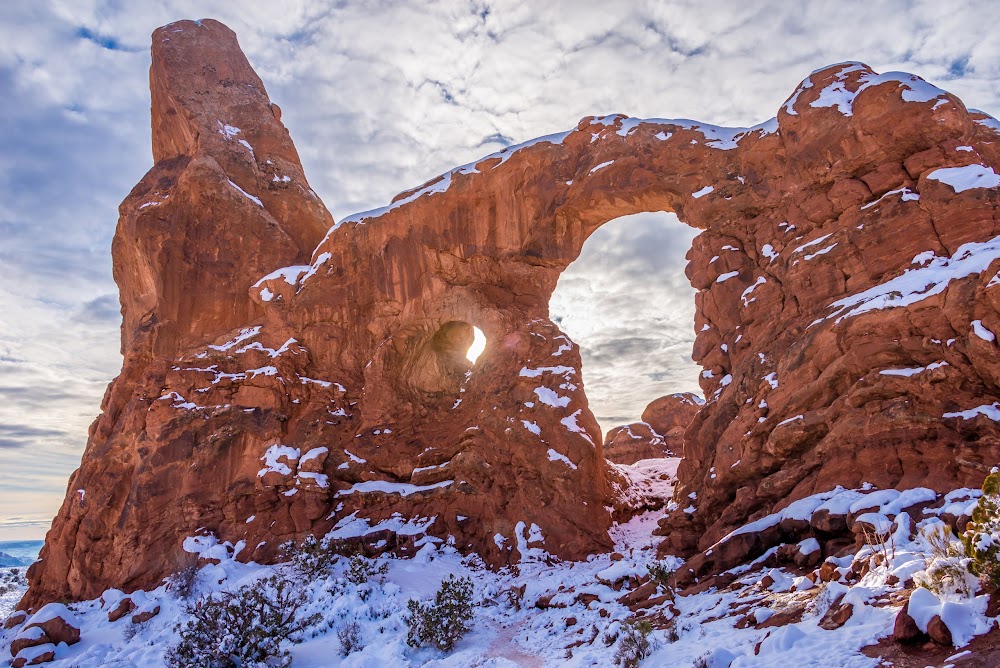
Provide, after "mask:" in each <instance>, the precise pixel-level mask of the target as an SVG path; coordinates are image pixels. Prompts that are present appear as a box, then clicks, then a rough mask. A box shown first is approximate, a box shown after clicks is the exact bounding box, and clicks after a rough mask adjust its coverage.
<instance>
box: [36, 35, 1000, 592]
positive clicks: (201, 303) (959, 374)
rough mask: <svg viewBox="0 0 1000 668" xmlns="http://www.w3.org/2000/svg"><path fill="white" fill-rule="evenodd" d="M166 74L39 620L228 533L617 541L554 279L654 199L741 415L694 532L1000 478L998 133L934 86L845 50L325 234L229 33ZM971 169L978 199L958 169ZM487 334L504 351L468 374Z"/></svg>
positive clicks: (702, 415) (698, 425)
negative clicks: (741, 103) (678, 244)
mask: <svg viewBox="0 0 1000 668" xmlns="http://www.w3.org/2000/svg"><path fill="white" fill-rule="evenodd" d="M204 63H211V64H213V65H214V67H211V68H208V67H203V65H204ZM151 81H152V84H153V105H154V106H153V119H154V122H153V144H154V149H155V151H154V154H155V156H156V160H157V162H156V165H154V167H153V168H152V170H151V171H150V172H149V174H147V175H146V177H144V178H143V180H142V181H141V182H140V184H139V185H138V186H136V188H135V189H134V190H133V191H132V193H131V194H130V195H129V197H128V198H127V199H126V200H125V202H124V203H123V204H122V207H121V219H120V222H119V228H118V233H117V235H116V241H115V270H116V271H115V275H116V279H117V280H118V282H119V286H120V288H121V292H122V305H123V313H124V318H125V324H124V326H123V348H124V352H125V364H124V368H123V372H122V375H121V376H119V378H118V379H116V380H115V381H114V382H113V383H112V385H111V387H110V388H109V392H108V394H107V396H106V398H105V402H104V404H103V406H102V408H103V411H104V412H103V414H102V415H101V416H100V417H99V418H98V420H97V421H96V422H95V425H94V427H93V428H92V432H91V438H90V441H89V443H88V447H87V451H86V453H85V454H84V458H83V462H82V465H81V468H80V469H79V470H78V471H77V472H76V473H75V474H74V475H73V477H72V479H71V481H70V486H69V493H68V494H67V497H66V501H65V502H64V505H63V507H62V509H61V511H60V513H59V516H58V517H57V518H56V520H55V522H54V524H53V528H52V530H51V531H50V533H49V535H48V537H47V540H46V546H45V548H44V550H43V553H42V557H43V560H42V561H41V562H39V563H37V564H36V565H35V566H34V567H33V568H32V570H31V572H30V579H31V589H30V591H29V593H28V595H27V596H26V598H25V600H24V601H22V604H21V605H22V607H27V606H32V605H36V604H37V603H39V602H41V601H44V600H50V599H56V598H60V599H61V598H83V597H92V596H95V595H97V594H99V593H100V592H101V591H103V589H105V588H106V587H108V586H116V587H119V588H126V589H128V588H135V587H145V586H149V585H151V584H154V583H155V582H157V581H159V580H160V579H161V578H162V577H163V576H165V575H167V574H169V573H170V572H171V571H172V570H174V569H176V568H177V567H178V566H180V565H182V564H183V563H185V562H186V560H188V559H191V558H193V557H192V555H191V554H190V553H188V552H187V551H186V550H185V548H187V549H188V550H190V549H192V545H193V543H192V542H191V541H188V542H185V538H187V537H190V536H191V535H193V534H195V533H196V532H197V531H199V530H202V531H210V532H211V533H212V534H213V535H214V536H215V538H213V539H206V541H207V542H211V541H212V540H218V541H219V542H220V543H222V544H228V545H229V547H228V548H227V549H229V550H230V551H231V552H234V553H236V554H237V556H238V557H239V558H241V559H249V558H253V559H258V560H272V559H275V558H276V557H277V548H278V546H279V545H280V544H281V543H282V542H283V541H285V540H289V539H301V538H302V537H304V536H305V535H307V534H309V533H314V534H326V533H327V532H329V531H331V530H332V531H333V533H334V535H337V536H339V537H343V538H346V539H361V538H368V539H370V540H372V541H385V543H382V544H383V545H386V546H388V547H393V548H395V549H398V550H400V551H403V552H405V551H407V550H411V549H413V548H414V541H413V537H414V536H416V535H422V534H426V535H427V536H429V537H430V538H429V539H430V540H453V541H454V542H455V544H456V545H457V546H458V547H459V548H460V549H462V550H474V551H477V552H479V553H480V554H482V555H483V557H484V558H485V559H486V560H487V561H489V562H490V563H492V564H502V563H507V562H509V561H516V560H517V559H518V558H520V556H521V552H522V551H524V549H525V546H528V545H529V544H528V541H529V540H530V537H529V536H527V535H525V533H524V530H523V529H524V527H525V526H527V525H530V524H532V523H534V524H537V525H538V526H539V527H540V528H541V529H542V534H543V535H544V542H543V543H542V545H540V546H541V547H544V548H545V549H546V550H548V551H549V552H551V553H552V554H554V555H556V556H558V557H562V558H571V559H573V558H580V557H583V556H585V555H587V554H590V553H593V552H595V551H599V550H605V549H608V548H609V547H610V541H609V539H608V535H607V528H608V526H609V524H610V521H611V514H610V512H609V510H608V508H609V507H611V506H612V505H613V504H614V502H615V498H616V493H617V492H616V490H617V488H618V487H620V486H621V485H622V484H623V481H621V480H617V479H615V478H614V476H612V475H611V474H610V473H609V470H608V467H607V466H606V465H605V462H604V460H603V458H602V456H601V444H600V442H599V438H598V435H599V431H598V430H597V425H596V422H595V420H594V418H593V416H592V415H591V413H590V411H589V409H588V406H587V399H586V395H585V394H584V389H583V385H582V381H581V379H580V377H579V373H578V370H579V368H580V359H579V353H578V351H577V350H576V348H575V346H574V345H573V344H572V342H570V341H569V340H568V339H567V338H566V337H565V336H564V335H563V334H562V333H561V332H560V331H559V329H558V327H556V325H555V324H553V323H552V322H551V321H549V320H548V317H547V315H548V299H549V296H550V295H551V292H552V290H553V289H554V287H555V284H556V280H557V278H558V276H559V273H560V272H561V271H562V270H563V269H564V268H565V267H566V266H567V265H568V264H569V263H570V262H571V261H572V260H573V259H575V258H576V256H577V255H578V254H579V252H580V249H581V247H582V245H583V243H584V241H585V240H586V238H587V237H588V236H589V235H590V234H591V233H592V232H593V231H594V230H595V229H597V228H598V227H599V226H600V225H602V224H603V223H604V222H606V221H608V220H611V219H613V218H617V217H620V216H623V215H626V214H630V213H638V212H643V211H660V210H663V211H672V212H675V213H676V214H677V215H678V216H679V217H680V219H681V220H682V221H684V222H686V223H687V224H689V225H692V226H694V227H697V228H699V229H701V230H703V232H702V234H700V235H699V236H698V237H697V238H696V240H695V243H694V247H693V250H692V252H691V259H690V262H689V265H688V267H687V270H686V273H687V276H688V277H689V278H690V280H691V282H692V284H693V285H694V286H695V287H696V288H697V289H698V290H699V292H698V295H697V312H698V315H697V319H696V328H697V330H698V331H697V339H696V343H695V348H694V357H695V359H696V361H698V362H699V363H700V364H701V365H702V366H703V367H704V369H705V372H704V373H703V376H702V387H703V389H704V390H705V393H706V395H707V398H708V402H707V404H706V406H705V407H704V408H703V409H702V410H701V411H700V412H699V414H698V417H697V418H696V419H695V422H694V424H693V425H692V426H691V427H690V428H689V429H688V431H687V433H686V435H685V442H684V461H683V463H682V466H681V469H680V479H681V480H680V485H679V488H678V490H677V495H678V498H687V497H689V495H691V494H693V495H694V497H693V498H695V499H696V500H695V501H694V502H693V503H692V504H691V505H692V506H693V507H694V512H693V513H687V512H684V511H680V510H679V511H676V512H674V513H672V514H670V515H669V516H668V517H666V518H665V520H664V522H663V524H662V530H663V533H664V534H666V540H665V543H664V549H670V550H672V551H675V552H679V553H683V554H691V553H693V552H696V551H697V550H699V549H704V548H706V547H708V546H710V545H711V544H712V543H714V542H715V541H716V540H717V539H719V538H720V537H721V536H723V535H724V534H725V533H726V532H727V531H729V530H730V529H731V528H733V527H734V526H738V525H739V524H740V523H742V522H744V521H745V520H747V519H748V518H753V517H756V516H759V515H760V514H763V513H766V512H768V511H770V510H771V509H773V508H775V507H779V506H782V505H784V504H787V503H788V502H790V501H791V500H794V499H795V498H798V497H801V496H803V495H805V494H808V493H811V492H814V491H818V490H820V489H822V488H828V487H832V486H833V485H835V484H844V485H847V486H853V485H857V484H860V483H861V482H870V483H873V484H877V485H881V486H914V485H927V486H930V487H938V488H943V487H947V486H952V485H954V484H955V483H960V484H978V482H980V481H981V479H982V477H983V475H984V473H985V471H986V470H988V468H989V466H990V465H991V464H992V462H994V461H996V459H997V458H998V456H1000V443H998V440H997V432H996V423H995V422H993V421H992V420H991V419H990V415H991V414H990V413H989V411H988V410H986V409H983V410H982V411H978V412H977V410H976V407H979V406H991V405H993V402H994V401H996V395H997V388H998V386H1000V375H998V372H1000V365H998V364H997V356H996V348H995V346H996V342H995V340H994V341H990V340H988V338H989V337H986V338H983V337H980V336H976V335H975V334H973V333H972V332H973V331H979V330H973V329H971V328H970V325H969V323H970V322H972V321H973V320H975V321H977V322H979V323H980V326H981V327H982V328H985V329H984V331H987V330H988V331H998V330H1000V315H998V312H997V308H998V303H997V296H996V295H995V294H994V292H995V291H994V290H992V289H991V287H992V285H993V283H992V282H991V278H992V277H993V276H994V274H996V272H997V270H998V269H1000V263H998V262H997V261H996V259H995V258H1000V250H998V248H1000V242H997V241H996V235H998V234H1000V231H998V230H997V229H996V227H997V225H996V222H995V221H996V207H997V201H998V192H997V190H996V186H997V185H998V184H1000V178H995V175H993V171H992V168H993V166H996V165H1000V154H998V153H997V147H998V146H1000V144H998V143H997V132H996V128H997V124H996V121H994V120H992V119H990V118H989V117H987V116H985V115H983V114H979V113H977V112H969V111H967V110H966V109H965V107H964V105H963V104H962V103H961V102H960V101H959V100H958V99H957V98H955V97H954V96H952V95H950V94H947V93H945V92H944V91H940V90H938V89H936V88H933V87H932V86H930V85H929V84H926V83H925V82H923V81H922V80H920V79H919V78H916V77H911V76H910V75H900V74H885V75H876V74H875V73H874V72H872V71H871V69H870V68H868V67H866V66H864V65H860V64H844V65H836V66H833V67H830V68H827V69H824V70H821V71H818V72H815V73H813V74H812V75H810V77H808V78H807V79H806V81H804V82H803V83H802V84H801V85H800V86H799V87H798V88H797V89H796V90H795V91H794V92H793V94H792V96H791V97H790V98H789V99H788V101H786V103H785V104H784V105H782V107H781V108H780V109H779V111H778V116H777V118H776V119H773V120H772V121H770V122H768V123H765V124H762V125H760V126H757V127H754V128H746V129H743V128H740V129H733V128H718V127H714V126H710V125H707V124H703V123H698V122H693V121H684V120H647V121H642V120H639V119H632V118H628V117H625V116H622V115H613V116H606V117H601V118H594V117H590V118H585V119H583V120H582V121H581V122H580V123H579V125H578V126H577V127H576V128H575V129H573V130H571V131H569V132H567V133H562V134H560V135H554V136H549V137H543V138H540V139H537V140H534V141H532V142H528V143H527V144H524V145H521V146H518V147H511V148H508V149H505V150H504V151H501V152H500V153H498V154H495V155H493V156H488V157H487V158H484V159H482V160H480V161H477V162H476V163H474V164H470V165H466V166H464V167H460V168H457V169H455V170H452V171H451V172H449V173H447V174H445V175H442V176H440V177H438V178H437V179H434V180H432V181H430V182H428V183H427V184H425V185H423V186H421V187H420V188H418V189H415V190H412V191H408V192H404V193H401V194H400V195H399V196H397V198H396V199H395V200H394V201H393V203H391V204H390V205H389V206H387V207H385V208H384V209H382V210H379V211H376V212H368V213H365V214H359V215H356V216H353V217H351V218H350V219H347V220H342V221H340V222H339V223H338V224H337V225H336V226H335V227H333V228H332V229H330V231H329V232H328V233H327V234H326V236H325V237H324V238H322V239H320V238H319V237H320V234H321V233H322V230H324V229H326V228H328V227H329V223H330V219H329V214H328V213H327V212H326V209H325V208H324V207H323V205H322V203H320V202H319V200H318V199H317V198H316V197H315V195H314V194H313V193H312V191H311V190H310V189H309V187H308V183H307V182H306V181H305V178H304V176H303V174H302V169H301V165H300V164H299V163H298V158H297V156H296V154H295V152H294V147H293V146H292V144H291V141H290V139H288V136H287V131H285V130H284V128H283V126H281V123H280V111H279V110H277V108H276V107H275V106H274V105H272V104H271V103H270V101H269V100H268V99H267V95H266V92H264V89H263V84H261V83H260V81H259V79H257V78H256V75H255V74H254V73H253V71H252V69H250V67H249V64H247V62H246V59H245V58H244V56H243V54H242V53H241V52H240V50H239V46H238V44H237V42H236V38H235V35H234V34H233V33H232V32H231V31H230V30H228V28H226V27H225V26H223V25H222V24H220V23H217V22H215V21H211V20H206V21H202V22H199V23H197V24H196V23H193V22H179V23H175V24H171V25H169V26H165V27H164V28H161V29H159V30H157V31H156V32H155V33H154V35H153V65H152V71H151ZM233 82H236V83H239V84H242V85H239V86H233V85H232V84H233ZM837 91H839V94H838V95H837V96H833V95H832V93H835V92H837ZM831 99H833V101H834V104H832V105H830V104H829V100H831ZM967 165H980V167H979V168H978V169H979V170H980V171H979V172H977V173H979V174H980V178H981V179H982V180H980V181H978V182H977V183H976V184H974V185H976V186H978V187H972V188H968V189H964V188H962V187H961V185H960V186H959V187H955V186H953V185H949V183H948V181H949V179H948V174H950V173H942V172H940V171H939V170H942V169H953V168H961V167H964V166H967ZM973 169H977V168H975V167H973ZM963 174H966V175H968V174H967V173H965V172H963ZM991 175H993V176H991ZM994 180H996V183H994V182H993V181H994ZM963 183H964V182H963ZM987 186H988V187H987ZM918 197H919V199H918ZM206 204H209V205H211V208H210V209H209V210H210V212H211V214H212V215H210V216H209V215H206V214H205V211H206V208H205V207H206ZM904 231H905V233H904ZM192 232H197V234H192ZM209 233H210V234H209ZM206 237H210V238H211V243H208V242H207V241H206V242H204V243H201V242H199V243H197V244H195V245H194V246H192V245H190V243H191V242H190V240H191V239H202V238H206ZM185 240H187V241H185ZM184 243H188V246H183V244H184ZM314 243H316V244H317V245H316V246H315V250H314V251H313V252H312V255H311V257H308V256H307V254H308V252H309V250H308V249H309V248H311V247H312V245H313V244H314ZM177 244H180V245H181V246H182V247H183V248H185V249H186V250H185V251H184V252H182V253H176V254H173V255H169V254H168V253H167V249H169V248H172V247H173V246H174V245H177ZM969 244H972V245H971V246H970V245H969ZM926 251H931V254H930V255H927V254H926ZM921 254H922V255H921ZM915 256H918V259H919V258H922V260H920V262H919V263H918V264H913V261H914V257H915ZM970 258H972V259H970ZM306 263H307V264H306ZM928 263H929V268H930V269H932V270H933V271H925V272H924V273H923V274H916V273H914V272H919V271H922V269H920V267H924V268H925V269H927V267H928ZM279 267H280V268H279ZM276 268H278V269H276ZM149 276H154V277H155V278H156V279H157V280H152V281H151V280H149ZM261 276H263V278H260V277H261ZM899 276H904V279H905V280H903V281H897V283H892V281H893V280H896V277H899ZM142 277H145V278H144V280H139V278H142ZM914 277H915V278H914ZM925 278H926V279H927V280H928V281H931V282H932V283H933V282H934V281H937V283H936V284H935V285H937V286H938V287H933V286H931V287H928V285H929V284H928V285H918V286H917V287H914V286H913V285H912V283H913V280H911V279H914V280H916V282H917V283H920V282H922V281H923V279H925ZM157 281H159V283H157ZM211 281H217V282H218V283H217V284H215V285H214V287H213V289H212V290H208V291H201V288H202V287H204V286H205V285H206V284H207V283H208V282H211ZM903 283H906V286H908V287H906V286H904V285H902V284H903ZM149 285H171V286H173V287H172V288H171V289H169V290H167V289H164V290H150V289H149V287H148V286H149ZM142 286H145V287H142ZM247 288H249V291H247ZM883 288H884V289H885V292H884V293H881V292H880V290H882V289H883ZM908 289H909V290H911V292H910V293H908V294H910V298H908V299H906V300H902V299H900V298H899V294H901V291H903V292H905V290H908ZM996 294H997V295H1000V293H996ZM904 301H905V302H906V304H904ZM879 304H880V305H882V306H883V307H885V308H882V309H881V310H876V309H875V308H873V307H874V306H875V305H879ZM904 305H905V306H906V308H891V307H893V306H904ZM455 322H458V323H469V324H474V325H475V326H477V327H479V328H481V329H482V330H483V331H484V332H485V333H486V336H487V337H488V339H489V340H490V342H491V343H490V346H489V347H488V348H487V350H486V352H485V353H484V355H483V356H482V357H481V358H480V360H479V361H478V362H477V364H476V369H475V372H474V373H471V374H468V375H466V374H465V373H464V372H462V374H461V377H459V374H458V370H459V366H456V365H452V364H451V361H453V360H454V358H455V354H454V351H455V350H457V348H458V347H460V344H461V343H462V342H464V341H465V339H466V338H467V330H465V329H464V327H463V326H462V325H449V323H455ZM442 328H444V333H442ZM952 340H953V341H952ZM947 341H951V343H945V342H947ZM722 344H725V348H723V347H722ZM442 359H444V360H445V361H446V363H442ZM939 361H940V362H947V365H946V366H941V365H938V366H933V363H936V362H939ZM889 367H901V368H909V369H918V368H919V369H920V371H914V372H913V374H911V375H910V376H899V375H884V374H881V371H882V370H885V369H886V368H889ZM932 367H933V368H932ZM455 382H457V383H458V387H457V391H456V388H455V385H454V383H455ZM944 390H946V391H944ZM956 415H958V416H959V417H955V416H956ZM949 416H950V417H949ZM78 489H83V490H85V491H86V494H85V495H84V494H79V493H77V491H76V490H78ZM519 532H520V534H519ZM206 541H202V544H204V543H205V542H206ZM531 546H532V547H538V546H539V545H536V544H532V545H531ZM702 566H703V567H704V568H711V567H712V566H713V564H712V563H707V562H705V559H704V558H703V559H702Z"/></svg>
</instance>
